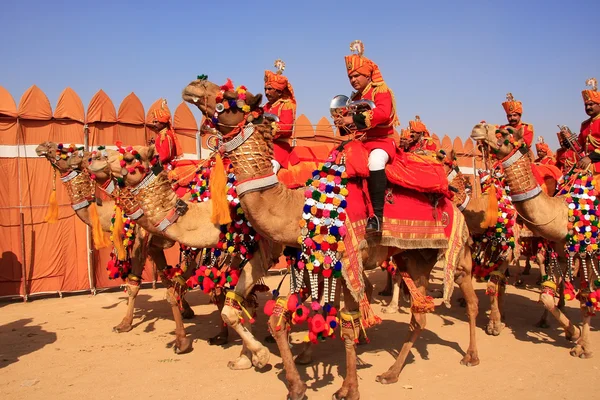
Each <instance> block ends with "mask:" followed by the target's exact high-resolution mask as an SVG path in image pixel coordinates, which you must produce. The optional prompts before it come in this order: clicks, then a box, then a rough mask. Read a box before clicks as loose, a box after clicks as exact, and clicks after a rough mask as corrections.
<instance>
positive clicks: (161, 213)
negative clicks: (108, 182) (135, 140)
mask: <svg viewBox="0 0 600 400" xmlns="http://www.w3.org/2000/svg"><path fill="white" fill-rule="evenodd" d="M135 150H136V151H137V152H138V154H139V155H140V158H139V160H138V159H137V158H135V157H134V155H133V154H132V153H130V152H126V153H125V154H124V155H123V160H124V161H125V163H126V166H128V167H130V166H133V165H139V164H140V163H141V164H143V168H144V169H145V171H146V172H145V173H141V172H138V171H136V172H135V173H130V172H128V171H127V169H126V168H123V167H122V166H121V160H120V158H121V154H120V153H119V152H116V151H112V150H106V157H102V156H96V157H95V158H93V159H92V162H91V164H90V166H89V169H90V171H93V172H94V174H96V175H97V176H98V174H99V173H100V172H101V171H105V172H104V173H105V174H110V175H111V176H114V177H116V178H118V179H120V180H122V182H123V183H124V184H125V185H126V186H127V188H128V189H129V190H130V191H131V193H132V194H134V195H133V202H134V203H135V204H136V205H137V206H139V207H140V209H141V210H142V211H143V214H142V215H141V217H140V218H139V219H137V220H136V222H137V223H138V224H139V225H141V226H143V227H144V228H146V229H148V230H149V231H151V232H156V233H160V234H161V235H164V236H165V237H167V238H169V239H171V240H176V241H178V242H179V243H181V244H183V245H186V246H189V247H195V248H214V247H216V246H217V245H218V244H219V239H220V235H221V230H220V229H219V226H218V225H216V224H213V223H212V222H211V214H212V202H211V201H210V200H209V201H204V202H200V203H192V202H189V201H183V200H181V199H179V198H178V197H177V195H176V194H175V192H174V191H173V189H172V187H171V184H170V181H169V180H168V179H167V172H166V171H162V170H160V172H159V171H158V170H157V169H154V170H153V169H152V167H151V165H150V160H152V159H153V158H154V147H142V146H136V147H135ZM140 184H141V185H140ZM175 214H177V218H176V220H173V219H170V221H173V222H171V223H170V224H168V226H166V227H164V229H162V230H161V228H157V226H158V225H159V224H160V223H161V221H164V219H165V217H166V216H167V215H175ZM281 252H282V247H281V246H278V245H272V243H270V242H269V241H268V240H260V241H259V246H258V251H257V252H256V254H255V255H254V257H253V258H252V259H250V261H249V262H248V263H247V264H246V265H245V266H244V267H243V269H242V273H241V275H240V278H239V281H238V283H237V285H236V287H235V290H233V291H230V292H228V294H227V298H226V299H223V300H224V303H225V304H224V306H223V308H222V310H221V317H222V318H223V321H224V322H225V323H226V324H227V325H229V326H230V327H231V328H233V329H234V330H235V331H236V332H237V333H238V334H239V335H240V337H241V338H242V341H243V346H242V351H241V353H240V356H239V357H238V358H237V359H236V360H235V361H231V362H229V364H228V366H229V368H231V369H248V368H251V367H252V366H255V367H257V368H262V367H264V366H265V365H266V364H267V363H268V361H269V356H270V353H269V350H268V349H267V348H266V347H264V346H263V345H262V344H261V343H260V342H259V341H257V340H256V339H255V338H254V336H253V335H252V332H251V328H250V322H249V319H248V318H243V317H244V315H243V314H242V307H241V306H242V305H243V306H245V308H246V309H247V310H249V313H250V314H253V311H254V310H253V307H254V304H253V302H247V301H246V300H245V299H246V298H247V297H248V296H249V294H250V292H251V290H252V289H253V287H254V284H255V283H256V282H258V281H259V280H260V279H261V278H262V277H263V276H265V274H266V271H267V270H268V269H269V268H270V266H271V265H273V263H274V262H275V261H276V260H277V259H278V258H279V255H280V254H281ZM237 262H239V261H237Z"/></svg>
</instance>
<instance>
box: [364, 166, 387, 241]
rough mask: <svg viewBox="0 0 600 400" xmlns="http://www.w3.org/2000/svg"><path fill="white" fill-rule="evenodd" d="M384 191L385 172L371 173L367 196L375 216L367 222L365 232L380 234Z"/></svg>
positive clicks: (385, 185)
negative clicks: (369, 198)
mask: <svg viewBox="0 0 600 400" xmlns="http://www.w3.org/2000/svg"><path fill="white" fill-rule="evenodd" d="M386 189H387V176H386V175H385V170H384V169H382V170H379V171H371V172H370V174H369V196H370V197H371V204H372V205H373V213H374V214H375V216H374V217H371V218H369V220H368V221H367V232H381V225H382V223H383V204H384V202H385V190H386Z"/></svg>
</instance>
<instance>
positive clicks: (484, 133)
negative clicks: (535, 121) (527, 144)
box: [471, 122, 523, 160]
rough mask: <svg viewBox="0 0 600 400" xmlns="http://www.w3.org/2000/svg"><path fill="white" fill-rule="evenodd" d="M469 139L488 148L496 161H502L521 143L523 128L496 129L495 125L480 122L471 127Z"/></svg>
mask: <svg viewBox="0 0 600 400" xmlns="http://www.w3.org/2000/svg"><path fill="white" fill-rule="evenodd" d="M471 139H473V140H475V141H476V142H478V143H481V144H483V145H484V146H485V147H487V148H489V149H490V152H491V153H492V154H495V157H496V158H497V159H499V160H502V159H504V158H506V157H507V156H508V155H510V154H511V153H512V152H513V151H514V150H515V148H516V147H520V145H521V144H522V143H523V128H520V129H518V130H516V129H514V128H511V127H508V128H506V129H498V127H497V126H496V125H492V124H487V123H485V122H480V123H479V124H477V125H475V126H474V127H473V129H472V131H471Z"/></svg>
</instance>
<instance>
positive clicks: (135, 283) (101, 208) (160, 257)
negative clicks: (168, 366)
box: [36, 142, 194, 354]
mask: <svg viewBox="0 0 600 400" xmlns="http://www.w3.org/2000/svg"><path fill="white" fill-rule="evenodd" d="M36 153H37V155H38V156H40V157H46V159H48V161H49V162H50V164H51V165H52V167H53V168H54V169H55V170H56V171H57V172H59V173H60V175H61V177H63V178H64V177H70V176H74V177H73V178H72V179H70V180H67V181H65V182H64V184H65V185H66V186H68V192H69V194H70V195H71V200H72V203H73V204H75V201H77V202H80V200H81V199H78V200H74V196H78V197H81V195H78V194H77V193H80V194H81V193H82V194H83V195H84V196H85V197H88V198H94V200H93V201H94V202H95V203H96V204H95V207H96V209H97V213H98V219H99V222H100V224H101V226H102V230H103V231H104V232H110V226H111V218H112V215H113V207H114V203H115V202H114V200H113V199H114V196H115V193H116V191H117V189H115V190H114V191H113V190H112V189H111V190H108V191H106V190H103V191H104V193H106V194H107V195H108V196H109V197H111V198H110V200H104V201H102V200H101V199H100V198H99V197H97V196H95V186H96V185H95V183H94V182H93V181H92V179H91V177H90V174H89V173H88V170H87V168H86V165H87V160H88V157H89V156H90V154H81V155H78V154H73V155H71V156H67V154H66V151H61V150H60V149H59V148H58V146H57V144H56V143H53V142H44V143H42V144H40V145H39V146H37V148H36ZM61 153H62V154H64V155H65V157H64V158H62V157H60V156H58V157H57V154H61ZM112 188H114V185H113V186H112ZM105 189H106V187H105ZM89 206H90V203H89V202H87V204H86V205H85V206H83V207H74V210H75V213H76V215H77V216H78V217H79V218H80V219H81V220H82V221H83V222H84V223H85V224H86V225H88V226H90V227H92V222H91V217H90V209H89ZM174 244H175V242H173V241H171V240H168V239H165V238H162V237H160V236H157V235H152V234H150V233H148V231H147V230H145V229H143V228H142V227H140V226H139V225H138V226H136V228H135V242H134V245H133V250H132V260H131V264H132V271H131V273H130V274H129V276H128V277H127V278H126V281H125V285H126V289H127V295H128V301H127V311H126V314H125V317H123V320H122V321H121V323H119V324H118V325H117V326H115V327H114V328H113V331H114V332H117V333H123V332H129V331H131V329H132V323H133V313H134V309H135V299H136V297H137V295H138V293H139V290H140V283H141V275H142V270H143V269H144V264H145V261H146V257H147V256H149V257H150V258H151V259H152V261H153V262H154V263H155V264H156V266H157V270H158V271H159V273H160V274H161V280H162V282H163V283H164V284H165V286H167V288H168V289H169V291H173V290H174V289H173V288H172V287H173V285H172V283H171V282H170V280H169V279H168V278H167V277H166V276H165V275H164V273H163V271H164V269H165V268H166V266H167V260H166V258H165V255H164V249H167V248H170V247H172V246H173V245H174ZM170 297H173V298H175V297H176V296H175V295H174V293H173V294H172V295H171V296H170ZM180 302H181V305H182V308H183V312H181V311H180V309H179V305H178V303H176V302H172V304H171V308H172V310H173V316H174V319H175V322H176V332H177V331H182V330H183V332H185V328H184V326H183V321H182V318H187V319H189V318H192V317H193V316H194V311H193V310H192V308H191V307H190V306H189V304H188V303H187V301H186V300H185V299H184V298H183V296H182V297H181V299H180ZM184 337H185V334H184ZM174 350H175V351H176V352H177V353H178V354H184V353H187V352H189V351H191V350H192V341H191V339H190V338H185V339H182V340H179V341H176V343H175V346H174Z"/></svg>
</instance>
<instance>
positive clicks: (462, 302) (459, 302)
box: [458, 297, 467, 308]
mask: <svg viewBox="0 0 600 400" xmlns="http://www.w3.org/2000/svg"><path fill="white" fill-rule="evenodd" d="M458 304H459V305H460V306H461V307H462V308H465V307H467V300H465V298H464V297H460V298H459V299H458Z"/></svg>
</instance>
